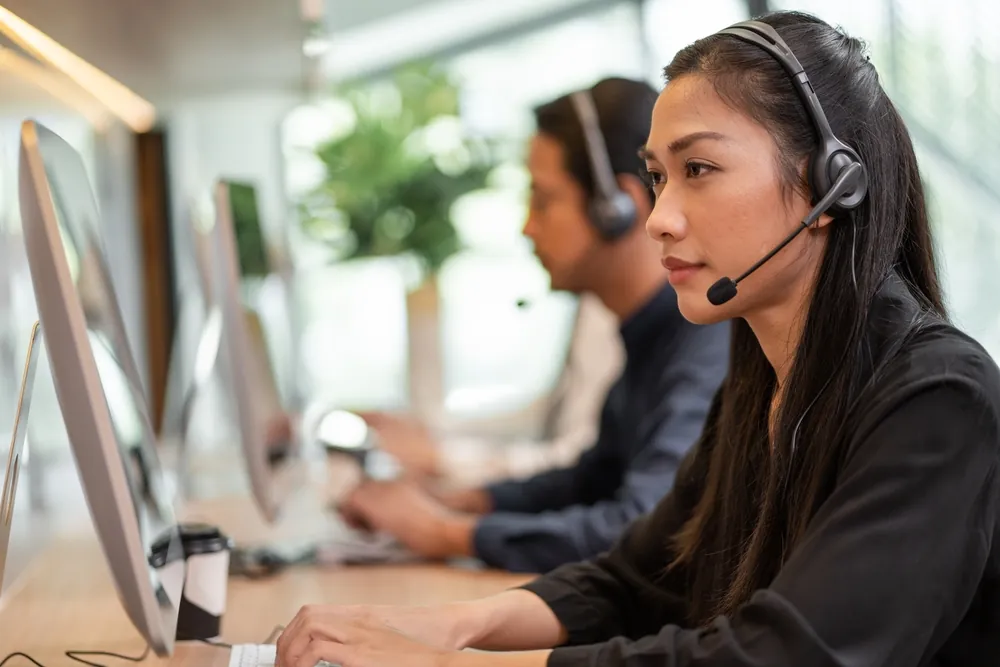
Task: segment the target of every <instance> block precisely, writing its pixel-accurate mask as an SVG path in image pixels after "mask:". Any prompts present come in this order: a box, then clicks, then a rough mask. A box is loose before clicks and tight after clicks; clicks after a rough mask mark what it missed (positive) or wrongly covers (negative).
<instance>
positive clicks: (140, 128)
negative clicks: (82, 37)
mask: <svg viewBox="0 0 1000 667" xmlns="http://www.w3.org/2000/svg"><path fill="white" fill-rule="evenodd" d="M0 33H3V34H4V35H5V36H7V37H8V38H9V39H10V40H11V41H13V42H14V43H16V44H17V45H18V46H19V47H21V48H22V49H23V50H25V51H26V52H28V53H30V54H31V55H32V56H34V57H35V58H37V59H38V60H39V61H41V62H44V63H46V64H48V65H51V66H52V67H53V68H55V69H56V70H59V71H60V72H62V73H63V74H65V75H66V76H67V77H69V78H70V79H71V80H72V81H73V82H74V83H75V84H76V85H78V86H80V88H82V89H83V90H85V91H86V92H87V93H89V94H90V95H93V96H94V98H95V99H97V100H98V101H99V102H100V103H101V104H103V105H104V106H105V107H107V109H108V110H109V111H111V113H113V114H114V115H115V116H117V117H118V118H120V119H121V120H122V121H123V122H124V123H125V124H126V125H128V126H129V127H131V128H132V130H133V131H135V132H146V131H148V130H150V129H152V127H153V124H154V123H155V122H156V109H155V107H154V106H153V105H152V104H151V103H149V102H148V101H147V100H145V99H143V98H142V97H140V96H139V95H137V94H136V93H134V92H132V91H131V90H129V89H128V88H127V87H125V86H124V85H123V84H121V83H120V82H119V81H117V80H115V79H114V78H112V77H110V76H108V75H107V74H105V73H104V72H102V71H101V70H99V69H98V68H96V67H94V66H93V65H91V64H90V63H88V62H87V61H86V60H84V59H83V58H81V57H79V56H78V55H76V54H75V53H73V52H72V51H70V50H69V49H67V48H66V47H64V46H62V45H61V44H59V43H58V42H56V41H55V40H54V39H52V38H51V37H49V36H48V35H46V34H45V33H43V32H42V31H40V30H38V29H37V28H35V27H34V26H32V25H31V24H29V23H27V22H26V21H24V20H22V19H21V18H19V17H18V16H17V15H15V14H14V13H12V12H11V11H10V10H8V9H7V8H5V7H0Z"/></svg>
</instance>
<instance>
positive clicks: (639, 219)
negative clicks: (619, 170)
mask: <svg viewBox="0 0 1000 667" xmlns="http://www.w3.org/2000/svg"><path fill="white" fill-rule="evenodd" d="M617 180H618V187H619V188H621V190H622V192H624V193H625V194H627V195H628V196H629V197H631V198H632V201H633V202H635V211H636V221H635V222H636V224H637V225H644V224H646V218H648V217H649V214H650V212H651V211H652V210H653V204H652V201H651V200H650V197H649V188H648V187H646V184H645V183H643V182H642V179H641V178H639V177H638V176H635V175H632V174H618V177H617Z"/></svg>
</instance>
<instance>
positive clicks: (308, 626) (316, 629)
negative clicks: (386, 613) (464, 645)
mask: <svg viewBox="0 0 1000 667" xmlns="http://www.w3.org/2000/svg"><path fill="white" fill-rule="evenodd" d="M437 639H440V638H437ZM439 643H440V642H439ZM458 655H459V654H458V652H457V651H455V650H452V649H447V648H443V647H441V646H434V645H431V644H428V643H423V642H421V641H418V640H417V639H416V638H414V637H413V636H410V635H407V634H405V633H404V631H403V630H401V629H399V628H396V627H393V626H392V625H390V624H388V623H387V622H385V621H384V620H380V619H379V618H378V617H377V615H369V614H361V615H350V614H345V613H343V611H342V610H341V611H336V610H334V611H332V612H331V611H329V608H326V609H324V608H322V607H306V608H304V609H303V610H302V611H300V612H299V614H298V615H297V616H296V617H295V619H294V620H293V621H292V623H291V624H290V625H289V626H288V628H286V629H285V631H284V632H283V633H282V634H281V637H280V638H279V639H278V655H277V661H276V663H277V667H315V666H316V663H317V662H319V661H321V660H325V661H326V662H329V663H332V664H334V665H340V666H341V667H398V666H399V665H407V666H408V667H450V664H451V660H452V658H455V657H457V656H458Z"/></svg>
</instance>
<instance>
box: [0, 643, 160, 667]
mask: <svg viewBox="0 0 1000 667" xmlns="http://www.w3.org/2000/svg"><path fill="white" fill-rule="evenodd" d="M64 655H65V656H66V657H67V658H69V659H70V660H74V661H76V662H79V663H82V664H84V665H87V667H107V666H106V665H102V664H101V663H99V662H91V661H89V660H84V659H83V658H81V657H78V656H98V655H99V656H104V657H107V658H116V659H118V660H127V661H128V662H142V661H143V660H145V659H146V657H147V656H148V655H149V645H148V644H147V645H146V648H145V650H144V651H143V652H142V655H140V656H138V657H136V656H131V655H121V654H119V653H110V652H108V651H66V652H65V653H64ZM12 658H24V659H25V660H28V661H30V662H31V663H32V664H34V665H35V666H36V667H45V665H43V664H42V663H40V662H38V661H37V660H35V659H34V658H32V657H31V656H30V655H28V654H27V653H21V652H20V651H16V652H14V653H11V654H10V655H8V656H7V657H6V658H4V659H3V660H0V667H3V666H4V665H6V664H7V662H8V661H9V660H11V659H12Z"/></svg>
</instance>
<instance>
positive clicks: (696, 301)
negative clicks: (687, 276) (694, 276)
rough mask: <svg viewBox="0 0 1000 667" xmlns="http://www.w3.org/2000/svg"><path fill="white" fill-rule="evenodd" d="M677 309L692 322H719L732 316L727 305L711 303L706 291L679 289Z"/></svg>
mask: <svg viewBox="0 0 1000 667" xmlns="http://www.w3.org/2000/svg"><path fill="white" fill-rule="evenodd" d="M677 309H678V310H679V311H680V312H681V315H682V316H683V317H684V319H685V320H687V321H688V322H691V323H692V324H717V323H719V322H724V321H725V320H728V319H730V318H732V315H731V314H730V313H729V308H727V307H726V306H725V305H722V306H713V305H712V304H711V303H709V301H708V297H707V296H706V295H705V292H704V291H702V292H696V291H694V290H686V289H685V290H678V291H677Z"/></svg>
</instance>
